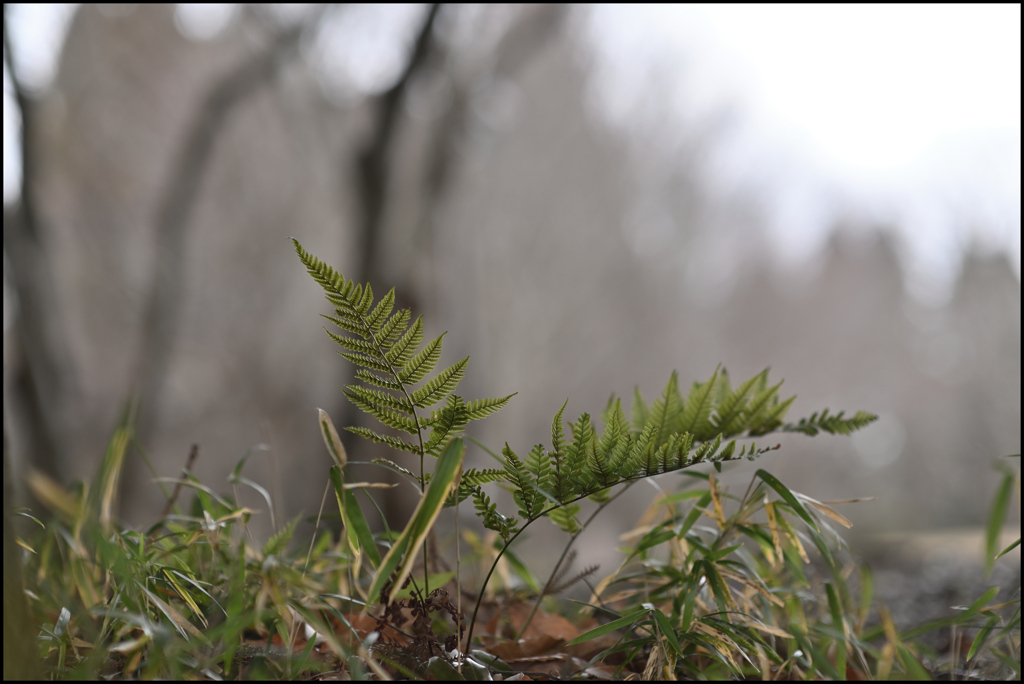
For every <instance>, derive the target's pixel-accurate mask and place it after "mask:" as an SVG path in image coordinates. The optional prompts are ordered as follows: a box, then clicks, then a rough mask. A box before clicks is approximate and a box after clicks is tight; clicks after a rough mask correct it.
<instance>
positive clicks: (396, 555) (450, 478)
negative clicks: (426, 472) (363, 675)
mask: <svg viewBox="0 0 1024 684" xmlns="http://www.w3.org/2000/svg"><path fill="white" fill-rule="evenodd" d="M465 453H466V447H465V444H464V443H463V441H462V440H461V439H453V440H452V441H451V442H450V443H449V444H448V447H447V448H446V449H445V450H444V453H443V454H441V457H440V458H439V459H438V461H437V468H436V469H435V470H434V474H433V476H431V478H430V485H429V486H428V487H427V490H426V491H425V492H424V493H423V497H422V498H421V499H420V503H419V504H418V505H417V506H416V510H415V511H413V514H412V518H411V519H410V520H409V524H407V525H406V526H405V529H404V530H402V533H401V534H400V535H399V536H398V539H396V540H395V543H394V544H392V546H391V550H390V551H388V553H387V555H386V556H384V559H383V561H381V564H380V566H379V567H378V568H377V574H376V575H374V578H373V583H372V584H371V585H370V592H369V598H368V600H367V602H366V603H367V607H368V609H369V608H370V607H372V606H374V605H376V603H377V601H378V600H379V599H380V591H381V589H382V588H383V587H384V584H385V582H387V581H388V580H389V579H390V578H391V575H392V573H394V574H395V581H394V583H393V585H392V586H394V587H396V588H397V587H400V586H402V583H403V582H405V579H406V578H407V577H408V576H409V572H410V571H411V570H412V563H413V560H414V559H415V558H416V549H418V548H419V547H420V544H422V542H423V540H424V539H425V538H426V536H427V532H429V531H430V528H431V527H432V526H433V525H434V521H435V520H437V516H438V514H439V513H440V512H441V508H443V507H444V501H445V499H447V498H448V492H449V490H450V489H451V488H452V486H453V485H454V484H455V477H456V476H457V475H458V472H459V467H460V466H461V465H462V459H463V456H465Z"/></svg>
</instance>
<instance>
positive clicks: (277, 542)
mask: <svg viewBox="0 0 1024 684" xmlns="http://www.w3.org/2000/svg"><path fill="white" fill-rule="evenodd" d="M301 519H302V516H299V517H298V518H295V519H294V520H291V521H289V522H288V523H287V524H286V525H285V526H284V527H282V528H281V530H280V531H279V532H278V533H277V534H275V535H274V536H273V537H271V538H270V539H268V540H267V543H266V544H264V545H263V557H264V558H266V557H267V556H279V555H281V554H282V553H284V550H285V549H287V548H288V542H290V541H291V540H292V535H294V534H295V528H296V527H297V526H298V524H299V520H301Z"/></svg>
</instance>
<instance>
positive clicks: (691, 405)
mask: <svg viewBox="0 0 1024 684" xmlns="http://www.w3.org/2000/svg"><path fill="white" fill-rule="evenodd" d="M718 374H719V369H718V368H716V369H715V372H714V373H712V374H711V378H710V379H708V381H707V382H704V383H694V385H693V389H691V390H690V396H688V397H687V398H686V402H685V403H684V405H683V417H682V420H680V423H679V430H680V432H689V433H691V434H693V436H694V438H695V439H698V440H702V441H703V440H705V439H707V438H708V437H711V436H712V434H713V433H711V430H713V429H714V428H713V426H712V425H711V420H710V418H711V409H712V408H713V407H714V401H713V398H712V390H713V389H714V388H715V383H716V382H717V380H718ZM727 377H728V376H727Z"/></svg>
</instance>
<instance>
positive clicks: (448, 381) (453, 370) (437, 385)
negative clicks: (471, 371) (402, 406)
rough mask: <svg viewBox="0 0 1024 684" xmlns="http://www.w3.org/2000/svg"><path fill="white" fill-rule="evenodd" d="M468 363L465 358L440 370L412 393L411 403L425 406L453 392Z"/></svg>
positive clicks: (420, 406)
mask: <svg viewBox="0 0 1024 684" xmlns="http://www.w3.org/2000/svg"><path fill="white" fill-rule="evenodd" d="M468 363H469V359H468V358H465V359H462V360H461V361H456V362H455V363H453V364H452V365H450V366H448V367H447V368H445V369H444V370H442V371H441V372H440V373H438V374H437V375H435V376H434V377H433V378H432V379H431V380H430V381H429V382H427V383H426V384H425V385H423V387H420V388H419V389H418V390H416V391H415V392H413V393H412V403H413V404H415V405H416V406H417V407H419V408H426V407H427V406H433V405H434V404H436V403H437V402H439V401H441V400H442V399H444V398H445V397H446V396H448V395H449V394H451V393H452V392H454V391H455V388H456V387H458V385H459V382H460V381H461V380H462V376H463V375H465V373H466V364H468Z"/></svg>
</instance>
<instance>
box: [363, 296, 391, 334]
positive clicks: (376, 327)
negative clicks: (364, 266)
mask: <svg viewBox="0 0 1024 684" xmlns="http://www.w3.org/2000/svg"><path fill="white" fill-rule="evenodd" d="M367 291H368V292H370V290H369V286H367ZM370 301H371V302H372V301H373V295H372V292H370ZM394 306H395V288H391V289H390V290H389V291H388V293H387V294H386V295H384V296H383V297H382V298H381V300H380V301H379V302H377V306H375V307H373V311H371V312H370V314H369V315H368V316H367V317H366V326H367V327H368V328H370V329H371V330H373V331H376V332H380V328H381V325H383V323H384V321H386V320H387V318H388V316H390V315H391V309H393V308H394Z"/></svg>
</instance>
